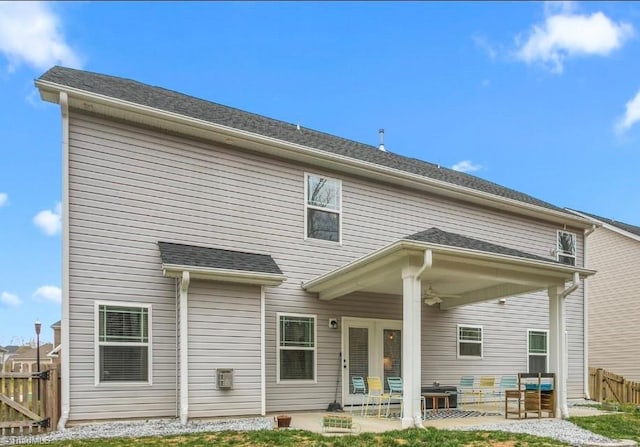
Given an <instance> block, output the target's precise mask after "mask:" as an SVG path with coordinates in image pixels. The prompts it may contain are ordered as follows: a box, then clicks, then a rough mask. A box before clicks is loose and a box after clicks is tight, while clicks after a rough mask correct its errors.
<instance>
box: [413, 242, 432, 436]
mask: <svg viewBox="0 0 640 447" xmlns="http://www.w3.org/2000/svg"><path fill="white" fill-rule="evenodd" d="M432 265H433V252H432V251H431V250H425V251H424V262H423V263H422V266H421V267H420V269H419V270H418V272H417V273H416V281H418V282H420V281H421V280H420V277H421V276H422V274H423V273H424V272H425V270H427V269H430V268H431V266H432ZM418 290H420V288H418ZM420 305H421V306H422V299H420ZM418 324H419V325H420V337H421V338H422V312H420V321H419V322H418ZM416 351H417V352H416V353H414V355H416V356H417V358H418V361H419V362H420V364H421V363H422V343H418V344H417V349H416ZM420 375H422V368H420ZM417 379H418V380H419V381H420V383H422V377H418V378H417ZM413 424H414V425H415V426H416V428H421V429H423V430H426V428H425V426H424V425H422V414H420V413H418V414H414V415H413Z"/></svg>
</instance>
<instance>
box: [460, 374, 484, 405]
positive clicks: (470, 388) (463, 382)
mask: <svg viewBox="0 0 640 447" xmlns="http://www.w3.org/2000/svg"><path fill="white" fill-rule="evenodd" d="M474 383H475V378H474V377H473V376H462V377H460V383H459V384H458V396H459V397H460V399H459V400H458V404H459V405H460V406H462V405H463V404H465V405H466V404H470V403H475V402H477V399H478V398H479V397H480V393H479V391H478V390H477V389H476V388H474Z"/></svg>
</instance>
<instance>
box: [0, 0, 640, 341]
mask: <svg viewBox="0 0 640 447" xmlns="http://www.w3.org/2000/svg"><path fill="white" fill-rule="evenodd" d="M55 64H60V65H66V66H71V67H76V68H82V69H86V70H89V71H96V72H100V73H105V74H111V75H116V76H121V77H126V78H131V79H136V80H139V81H142V82H146V83H149V84H153V85H158V86H162V87H165V88H169V89H173V90H177V91H180V92H183V93H187V94H190V95H193V96H197V97H201V98H205V99H209V100H212V101H215V102H219V103H222V104H225V105H229V106H233V107H238V108H240V109H244V110H248V111H251V112H255V113H259V114H263V115H267V116H270V117H273V118H277V119H281V120H284V121H288V122H292V123H299V124H301V125H302V126H305V127H310V128H314V129H318V130H322V131H325V132H329V133H332V134H336V135H340V136H343V137H346V138H351V139H354V140H358V141H362V142H365V143H370V144H377V141H378V129H379V128H381V127H382V128H384V129H385V145H386V147H387V149H388V150H390V151H393V152H396V153H400V154H403V155H407V156H410V157H416V158H420V159H424V160H427V161H431V162H434V163H439V164H441V165H443V166H447V167H455V168H456V169H462V170H466V171H468V172H470V173H472V174H473V175H477V176H480V177H483V178H485V179H488V180H491V181H494V182H496V183H499V184H502V185H504V186H508V187H511V188H514V189H517V190H520V191H523V192H526V193H528V194H531V195H533V196H535V197H538V198H540V199H543V200H546V201H549V202H552V203H554V204H556V205H559V206H566V207H572V208H576V209H580V210H585V211H589V212H592V213H596V214H600V215H603V216H606V217H610V218H614V219H617V220H620V221H623V222H627V223H631V224H635V225H640V207H638V201H639V199H638V197H639V193H640V176H639V175H638V174H637V170H638V165H639V162H640V3H626V2H625V3H528V2H524V3H523V2H521V3H502V2H499V3H483V2H482V3H457V2H456V3H417V2H411V3H384V2H374V3H365V2H355V3H320V2H318V3H296V2H286V3H197V2H193V3H192V2H185V3H169V2H160V3H155V2H139V3H122V2H102V3H90V2H78V3H66V2H62V3H20V2H16V3H13V2H0V98H1V99H2V107H1V108H0V151H1V158H0V272H2V273H1V274H0V345H3V344H8V343H13V342H20V341H23V340H24V341H28V340H30V339H31V338H33V322H34V321H35V320H36V319H40V320H42V322H43V324H44V327H45V330H44V331H43V338H44V339H45V340H50V339H51V338H52V337H51V331H50V329H49V328H48V326H49V325H50V324H52V323H53V322H55V321H57V320H58V319H59V318H60V283H61V252H60V250H61V240H60V209H59V202H60V200H61V196H62V195H61V165H60V160H61V144H60V140H61V132H60V112H59V108H58V107H57V106H55V105H52V104H48V103H43V102H42V101H40V99H39V95H38V93H37V91H36V90H35V88H34V86H33V80H34V79H35V78H37V77H38V76H40V75H41V74H42V73H43V72H44V71H46V70H47V69H48V68H49V67H51V66H53V65H55Z"/></svg>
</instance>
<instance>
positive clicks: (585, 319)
mask: <svg viewBox="0 0 640 447" xmlns="http://www.w3.org/2000/svg"><path fill="white" fill-rule="evenodd" d="M596 228H598V226H597V225H595V224H594V225H592V226H591V228H590V229H588V230H584V244H583V251H584V256H583V258H584V264H583V267H584V268H587V266H588V255H589V251H588V250H587V239H588V236H589V235H590V234H591V233H593V232H594V231H596ZM582 332H583V337H582V338H583V340H582V346H583V354H582V358H583V362H584V364H583V367H584V375H583V378H582V383H583V387H584V398H585V399H587V400H591V394H590V393H589V287H588V286H587V282H586V278H585V284H584V290H583V297H582Z"/></svg>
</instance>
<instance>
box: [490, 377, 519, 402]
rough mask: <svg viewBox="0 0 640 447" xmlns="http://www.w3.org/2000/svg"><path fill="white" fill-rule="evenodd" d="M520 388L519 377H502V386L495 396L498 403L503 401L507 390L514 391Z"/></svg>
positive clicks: (500, 385)
mask: <svg viewBox="0 0 640 447" xmlns="http://www.w3.org/2000/svg"><path fill="white" fill-rule="evenodd" d="M516 388H518V376H502V377H500V384H499V385H498V388H496V391H495V395H496V397H497V399H498V401H501V400H502V399H503V398H504V396H505V392H506V391H507V390H513V389H516Z"/></svg>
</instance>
